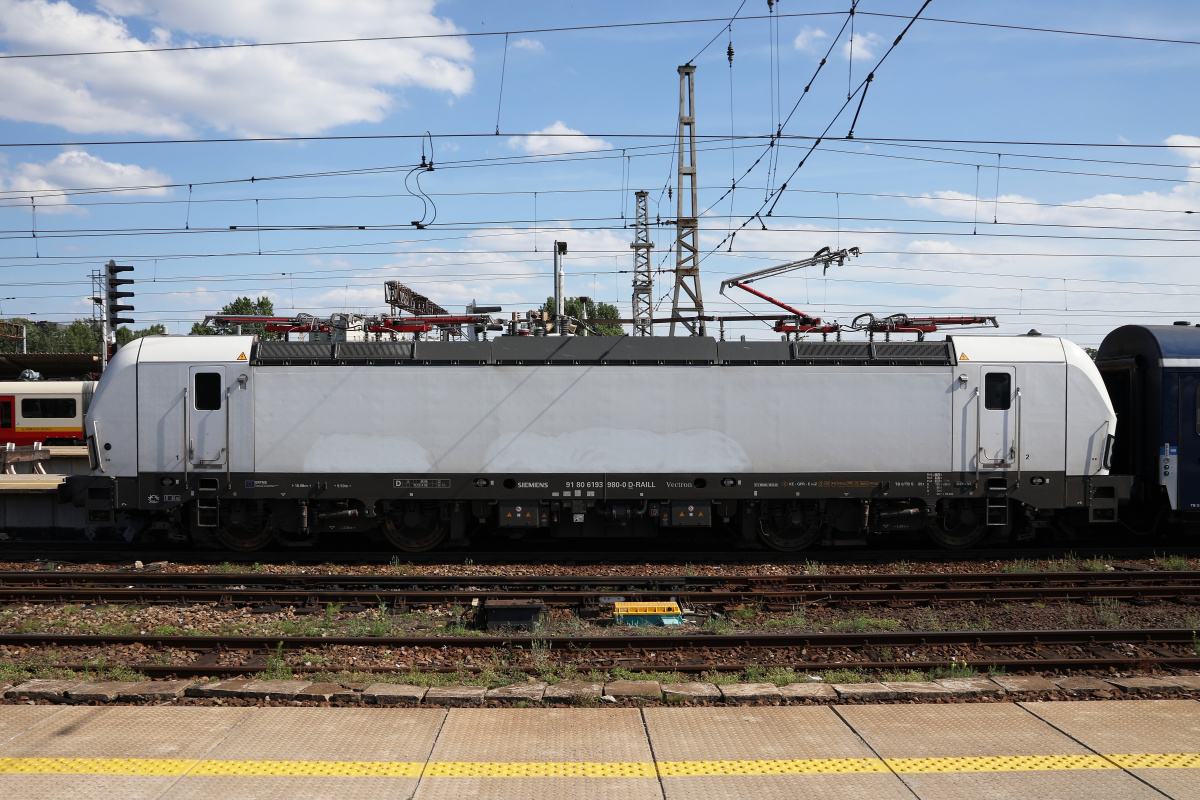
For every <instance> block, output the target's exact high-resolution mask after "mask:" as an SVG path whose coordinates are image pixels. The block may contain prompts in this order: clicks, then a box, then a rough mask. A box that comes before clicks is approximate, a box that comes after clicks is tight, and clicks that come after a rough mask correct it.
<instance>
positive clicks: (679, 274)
mask: <svg viewBox="0 0 1200 800" xmlns="http://www.w3.org/2000/svg"><path fill="white" fill-rule="evenodd" d="M695 77H696V67H695V66H694V65H692V64H684V65H683V66H682V67H680V68H679V167H678V174H679V181H678V185H677V186H676V190H675V199H676V201H677V202H676V214H675V296H674V300H673V301H672V302H671V335H672V336H674V335H675V325H676V321H677V320H678V319H679V318H680V317H682V316H687V317H694V319H689V320H685V321H682V322H679V324H680V325H683V327H685V328H687V330H688V333H690V334H691V335H692V336H704V335H705V330H704V320H703V319H701V317H703V316H704V300H703V299H702V298H701V296H700V261H699V246H698V243H697V240H696V226H697V219H696V216H697V197H696V80H695ZM685 188H686V189H687V201H686V203H687V204H686V206H685V201H684V189H685ZM685 208H686V209H687V213H686V214H685V213H684V209H685ZM681 299H682V300H683V302H682V303H681V302H680V300H681Z"/></svg>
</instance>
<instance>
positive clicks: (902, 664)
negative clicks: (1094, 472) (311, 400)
mask: <svg viewBox="0 0 1200 800" xmlns="http://www.w3.org/2000/svg"><path fill="white" fill-rule="evenodd" d="M118 647H124V648H129V647H137V648H141V650H142V651H143V652H144V653H154V652H157V653H171V654H174V655H175V656H177V657H178V656H184V657H186V658H187V659H188V660H187V661H186V663H177V664H163V663H161V661H159V662H156V661H155V660H154V659H153V658H147V659H145V660H143V659H137V660H130V661H128V662H126V663H118V662H114V661H107V662H106V663H105V664H104V666H106V667H109V668H111V667H114V666H118V665H120V666H126V667H128V668H130V669H134V670H137V671H139V672H142V673H144V674H146V675H149V676H151V677H165V676H171V675H174V676H178V677H205V676H209V677H211V676H228V675H238V674H256V673H258V672H262V671H265V670H268V669H278V666H277V665H276V666H274V667H272V666H271V665H270V661H271V660H272V659H275V660H279V659H280V658H283V657H285V656H284V654H292V655H293V656H294V654H297V653H307V654H311V653H315V652H330V651H340V650H346V651H355V652H358V653H360V654H362V653H363V652H364V651H366V650H386V651H387V652H390V653H395V654H397V655H396V656H395V657H396V658H397V659H399V660H400V661H402V662H404V663H396V664H394V666H392V665H389V666H368V667H357V668H356V669H357V670H358V671H360V672H412V671H418V672H463V673H471V672H479V671H482V670H484V669H488V668H489V667H493V666H494V665H495V664H496V659H497V657H498V654H502V658H503V660H504V662H505V669H507V670H510V671H513V670H515V671H524V672H528V673H536V672H539V671H542V670H544V669H545V668H546V667H547V665H551V664H553V665H558V666H566V665H571V666H574V667H576V668H578V669H580V670H583V671H586V670H589V669H601V670H604V669H611V668H614V667H622V668H624V669H627V670H629V671H632V672H644V671H658V670H671V671H676V672H682V673H692V674H695V673H704V672H707V673H713V672H741V671H744V670H746V669H747V668H748V667H752V666H758V667H760V668H781V669H792V670H796V671H798V672H799V671H805V672H809V673H813V672H821V671H825V670H838V669H855V670H862V671H871V670H934V669H937V668H943V669H944V668H946V667H947V666H949V665H956V666H967V667H972V668H977V669H988V670H996V669H1004V670H1007V671H1010V672H1029V671H1051V672H1062V671H1085V670H1118V671H1128V670H1133V669H1137V670H1146V669H1151V668H1156V669H1167V670H1178V669H1196V668H1197V667H1200V653H1198V645H1197V639H1196V633H1195V632H1194V631H1192V630H1188V629H1169V630H1167V629H1160V630H1144V629H1136V630H1109V629H1105V630H1076V631H1044V630H1039V631H965V632H964V631H953V632H946V631H942V632H917V633H869V634H860V633H802V634H742V635H728V636H721V635H705V634H699V633H679V634H674V635H628V634H626V635H614V636H563V637H536V636H455V637H446V636H438V637H403V638H368V637H332V636H331V637H323V636H293V637H274V636H146V635H140V636H108V635H96V634H88V635H62V634H7V635H0V648H4V649H5V650H11V649H12V648H40V649H45V648H53V649H55V650H56V651H59V652H61V651H64V650H65V651H68V652H67V653H66V654H64V655H67V656H68V658H67V660H60V661H59V662H58V663H57V664H56V665H55V666H56V667H59V668H63V669H76V670H79V671H87V670H88V669H95V668H96V664H95V663H88V660H87V658H86V651H87V650H88V649H89V648H118ZM71 653H74V654H76V655H77V658H78V660H70V654H71ZM60 659H61V656H60ZM291 669H292V671H293V672H296V673H301V674H304V673H317V672H327V671H329V669H330V667H329V666H301V665H296V666H293V667H292V668H291Z"/></svg>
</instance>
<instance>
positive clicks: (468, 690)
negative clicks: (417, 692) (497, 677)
mask: <svg viewBox="0 0 1200 800" xmlns="http://www.w3.org/2000/svg"><path fill="white" fill-rule="evenodd" d="M485 694H487V687H484V686H430V687H429V691H427V692H426V693H425V699H424V700H423V701H422V702H424V703H425V704H426V705H431V706H479V705H483V697H484V695H485Z"/></svg>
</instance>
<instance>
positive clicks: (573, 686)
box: [542, 681, 604, 703]
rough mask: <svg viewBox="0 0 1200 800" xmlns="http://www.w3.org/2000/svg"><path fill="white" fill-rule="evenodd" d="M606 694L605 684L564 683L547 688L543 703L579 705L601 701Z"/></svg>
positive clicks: (588, 682)
mask: <svg viewBox="0 0 1200 800" xmlns="http://www.w3.org/2000/svg"><path fill="white" fill-rule="evenodd" d="M603 693H604V684H602V683H596V682H593V681H562V682H560V683H552V684H550V685H549V686H547V687H546V692H545V693H544V694H543V695H542V702H543V703H578V702H582V701H589V700H599V699H600V695H601V694H603Z"/></svg>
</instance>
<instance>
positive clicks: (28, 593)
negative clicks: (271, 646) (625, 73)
mask: <svg viewBox="0 0 1200 800" xmlns="http://www.w3.org/2000/svg"><path fill="white" fill-rule="evenodd" d="M531 598H532V599H537V600H540V601H542V602H543V603H544V604H546V605H553V606H585V607H587V606H596V605H602V604H604V603H606V602H614V601H616V600H620V601H625V600H629V601H633V600H638V601H645V602H654V601H669V600H676V601H679V602H680V603H682V604H683V605H684V606H685V607H687V608H698V607H711V606H730V605H740V604H758V605H762V606H764V607H766V608H767V609H768V610H787V609H789V608H790V607H792V606H796V605H854V604H859V605H878V604H889V605H893V606H900V607H904V606H909V605H921V604H929V603H936V602H976V603H993V604H994V603H1003V602H1037V601H1058V602H1075V601H1087V600H1095V599H1100V598H1105V599H1115V600H1126V601H1131V600H1132V601H1151V600H1176V601H1182V602H1187V603H1193V602H1197V598H1200V587H1197V586H1182V587H1181V586H1171V585H1164V586H1091V587H1071V586H1057V587H1053V586H1052V587H997V588H991V587H979V588H965V589H894V590H867V589H848V590H818V591H803V590H787V591H780V592H769V591H732V592H730V591H707V592H702V591H673V592H672V591H640V590H635V591H632V592H570V591H554V592H537V591H529V590H525V591H518V592H511V591H488V590H481V591H438V590H430V591H420V590H417V591H403V590H399V591H397V590H384V589H380V590H377V591H348V590H319V589H312V590H302V591H296V590H287V589H232V588H223V589H112V588H105V589H92V588H72V589H66V588H41V587H28V588H24V589H11V590H10V589H0V603H9V604H13V603H40V604H49V603H72V604H94V605H108V604H113V603H122V604H129V605H163V604H172V605H220V606H235V605H243V606H244V605H253V606H259V607H264V606H274V607H276V608H283V607H293V608H321V607H325V606H328V605H338V606H341V607H342V608H341V610H342V611H347V610H350V609H348V608H347V606H349V607H352V608H359V609H365V608H368V607H375V606H378V605H379V604H383V605H384V606H385V607H387V608H398V609H409V608H425V607H430V606H440V605H448V604H470V603H471V602H472V601H474V600H480V601H483V600H508V601H513V600H528V599H531ZM1197 604H1200V603H1197Z"/></svg>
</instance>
